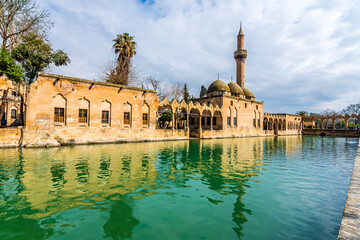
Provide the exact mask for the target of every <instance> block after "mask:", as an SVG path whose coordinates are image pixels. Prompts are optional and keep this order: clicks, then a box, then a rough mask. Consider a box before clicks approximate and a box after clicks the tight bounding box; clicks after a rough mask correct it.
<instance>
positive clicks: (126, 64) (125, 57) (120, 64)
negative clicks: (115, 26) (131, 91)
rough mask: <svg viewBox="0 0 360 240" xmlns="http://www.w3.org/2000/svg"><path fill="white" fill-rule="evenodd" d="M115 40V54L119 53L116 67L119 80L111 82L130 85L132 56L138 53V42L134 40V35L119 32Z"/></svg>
mask: <svg viewBox="0 0 360 240" xmlns="http://www.w3.org/2000/svg"><path fill="white" fill-rule="evenodd" d="M113 41H114V45H113V48H114V50H115V54H118V56H117V66H116V69H115V74H116V75H118V78H117V79H118V80H117V81H116V82H113V81H111V82H113V83H119V84H123V85H128V79H129V73H130V63H131V58H132V57H133V56H134V55H135V54H136V51H135V48H136V42H135V41H134V37H133V36H130V35H129V33H124V34H118V35H117V37H116V39H114V40H113ZM119 76H120V78H119Z"/></svg>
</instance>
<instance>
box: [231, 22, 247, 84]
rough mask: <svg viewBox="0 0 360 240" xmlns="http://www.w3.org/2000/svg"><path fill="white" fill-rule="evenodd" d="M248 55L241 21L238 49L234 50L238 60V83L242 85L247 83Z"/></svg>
mask: <svg viewBox="0 0 360 240" xmlns="http://www.w3.org/2000/svg"><path fill="white" fill-rule="evenodd" d="M246 57H247V50H245V49H244V34H243V32H242V26H241V22H240V31H239V34H238V36H237V50H236V51H235V52H234V58H235V60H236V83H237V84H239V86H240V87H242V88H243V87H244V85H245V59H246Z"/></svg>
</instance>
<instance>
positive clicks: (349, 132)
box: [302, 128, 360, 137]
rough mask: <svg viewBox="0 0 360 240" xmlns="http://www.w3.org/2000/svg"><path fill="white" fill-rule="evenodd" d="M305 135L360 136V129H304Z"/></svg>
mask: <svg viewBox="0 0 360 240" xmlns="http://www.w3.org/2000/svg"><path fill="white" fill-rule="evenodd" d="M302 133H303V134H304V135H318V136H336V137H359V136H360V131H359V130H331V129H307V128H305V129H303V130H302Z"/></svg>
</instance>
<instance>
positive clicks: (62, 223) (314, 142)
mask: <svg viewBox="0 0 360 240" xmlns="http://www.w3.org/2000/svg"><path fill="white" fill-rule="evenodd" d="M357 146H358V139H347V138H326V137H301V136H293V137H278V138H240V139H218V140H203V141H198V140H193V141H175V142H153V143H131V144H121V145H115V144H114V145H94V146H76V147H64V148H52V149H22V150H19V149H2V150H0V239H171V240H172V239H239V238H240V239H336V237H337V233H338V229H339V227H340V222H341V216H342V211H343V208H344V205H345V200H346V195H347V189H348V185H349V182H350V178H351V173H352V167H353V163H354V159H355V155H356V150H357Z"/></svg>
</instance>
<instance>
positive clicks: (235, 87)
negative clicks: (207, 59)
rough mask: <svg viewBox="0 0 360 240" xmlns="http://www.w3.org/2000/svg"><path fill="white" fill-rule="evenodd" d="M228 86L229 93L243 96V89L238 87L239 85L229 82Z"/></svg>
mask: <svg viewBox="0 0 360 240" xmlns="http://www.w3.org/2000/svg"><path fill="white" fill-rule="evenodd" d="M228 86H229V88H230V92H231V93H233V94H242V95H245V93H244V91H243V89H242V88H241V87H240V86H239V84H237V83H234V82H231V83H229V84H228Z"/></svg>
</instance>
